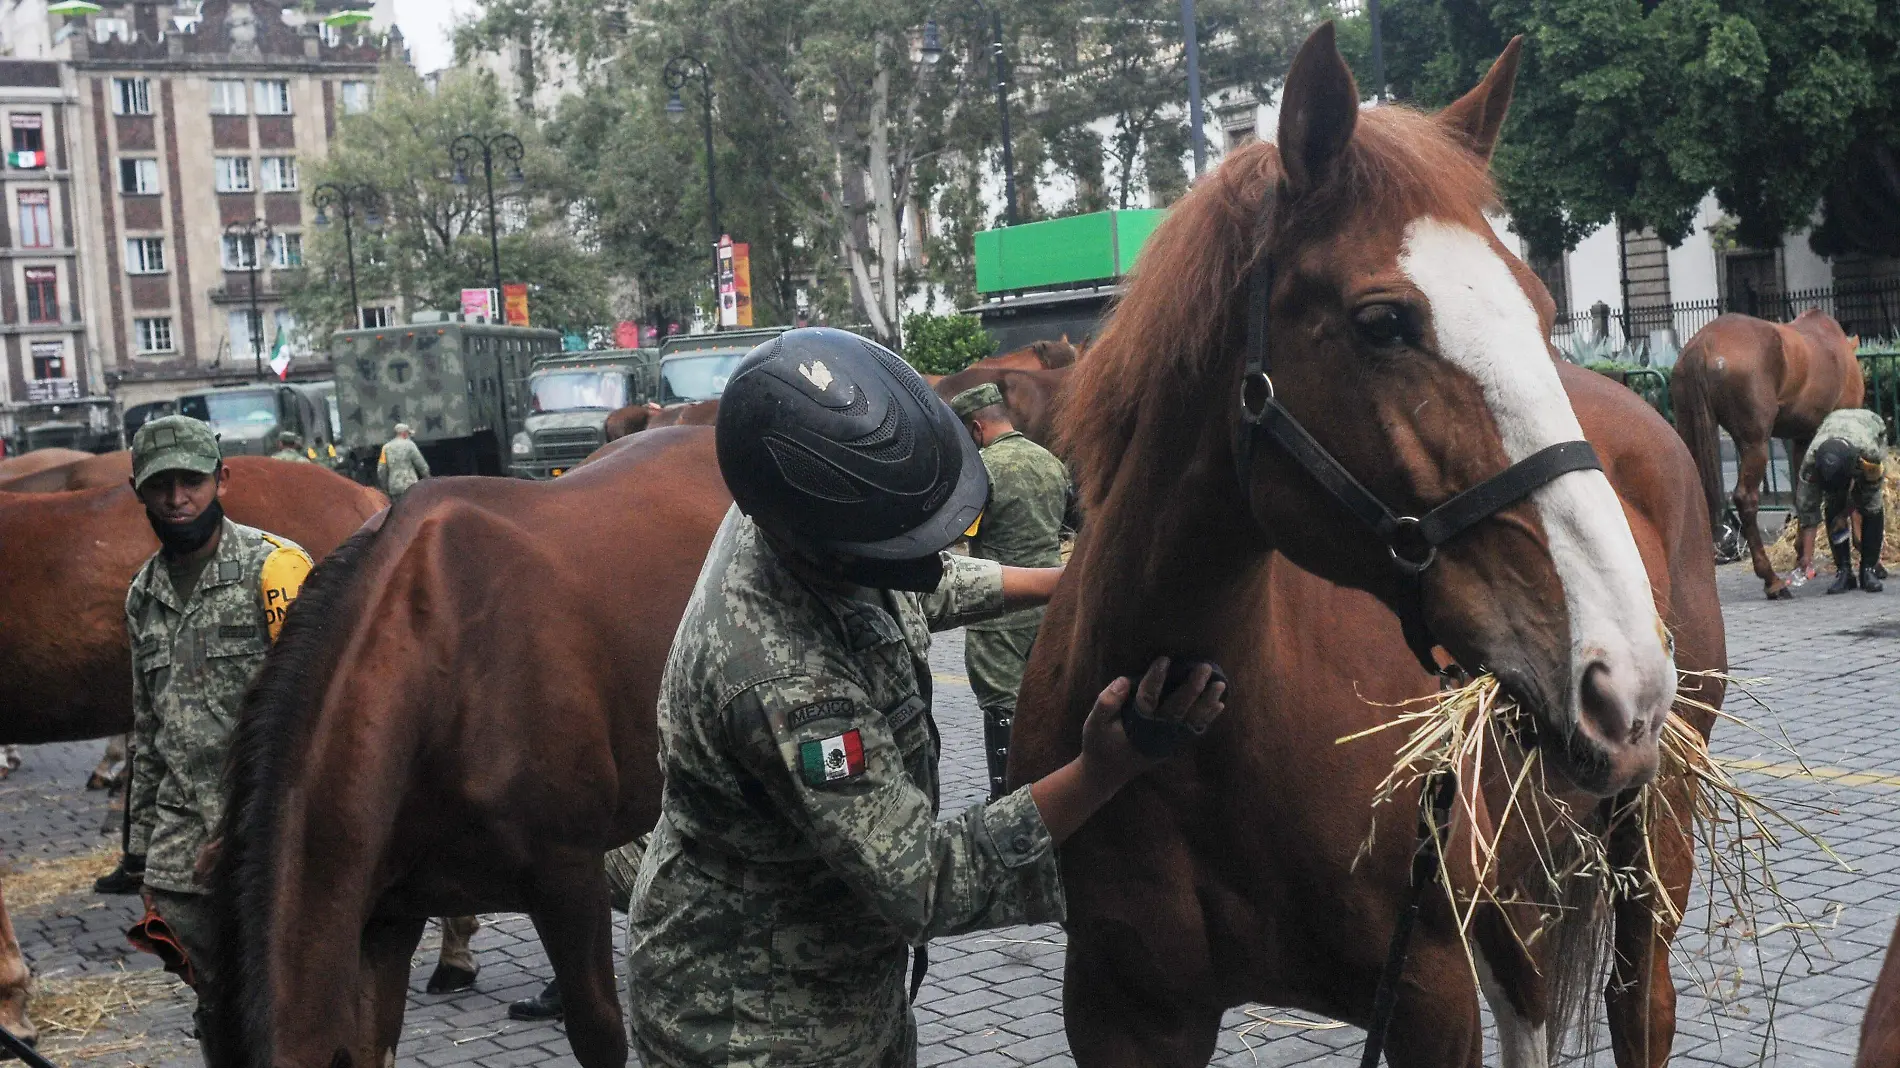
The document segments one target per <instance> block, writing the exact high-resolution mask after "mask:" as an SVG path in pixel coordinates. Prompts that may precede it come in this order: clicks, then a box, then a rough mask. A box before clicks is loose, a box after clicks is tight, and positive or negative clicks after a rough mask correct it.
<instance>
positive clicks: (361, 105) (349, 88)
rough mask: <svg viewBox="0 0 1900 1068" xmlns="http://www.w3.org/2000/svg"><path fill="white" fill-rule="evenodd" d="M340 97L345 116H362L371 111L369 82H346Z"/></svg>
mask: <svg viewBox="0 0 1900 1068" xmlns="http://www.w3.org/2000/svg"><path fill="white" fill-rule="evenodd" d="M338 96H339V98H340V99H341V101H342V104H343V114H345V115H361V114H362V113H363V112H365V111H368V110H369V104H370V99H369V83H368V82H344V83H343V84H342V86H341V88H340V91H339V93H338Z"/></svg>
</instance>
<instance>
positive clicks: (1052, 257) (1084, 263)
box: [976, 209, 1165, 293]
mask: <svg viewBox="0 0 1900 1068" xmlns="http://www.w3.org/2000/svg"><path fill="white" fill-rule="evenodd" d="M1163 214H1165V213H1164V212H1162V211H1160V210H1159V209H1142V210H1130V211H1098V212H1094V213H1091V214H1088V215H1071V216H1069V217H1067V218H1064V219H1048V220H1045V221H1043V222H1033V223H1024V224H1022V225H1021V226H1004V227H999V228H997V229H995V230H984V231H982V232H980V233H978V234H977V235H976V289H977V292H979V293H1004V292H1010V291H1013V290H1024V289H1045V288H1048V287H1051V286H1064V285H1077V284H1081V283H1085V282H1112V281H1114V280H1115V279H1117V278H1120V277H1121V276H1122V275H1125V274H1127V273H1128V271H1129V269H1130V268H1132V267H1134V265H1135V257H1136V256H1138V255H1139V254H1140V253H1141V246H1142V245H1143V244H1144V243H1146V242H1147V240H1148V235H1149V234H1151V233H1153V232H1154V228H1155V226H1156V225H1157V224H1159V223H1160V221H1161V216H1162V215H1163Z"/></svg>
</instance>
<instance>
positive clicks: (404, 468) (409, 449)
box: [376, 423, 429, 501]
mask: <svg viewBox="0 0 1900 1068" xmlns="http://www.w3.org/2000/svg"><path fill="white" fill-rule="evenodd" d="M428 477H429V461H427V460H425V459H423V458H422V449H421V448H419V447H417V445H416V443H415V442H414V441H411V440H410V439H409V424H408V423H397V424H396V436H395V437H393V438H390V439H389V440H388V441H387V442H385V443H384V444H383V451H382V453H381V455H379V456H377V457H376V481H377V482H378V483H379V484H381V486H382V487H383V492H384V493H387V494H389V499H390V500H392V501H393V500H395V499H397V498H398V497H401V496H402V495H403V494H405V493H408V492H409V487H411V486H413V485H415V484H416V483H418V482H420V481H422V480H423V479H425V478H428Z"/></svg>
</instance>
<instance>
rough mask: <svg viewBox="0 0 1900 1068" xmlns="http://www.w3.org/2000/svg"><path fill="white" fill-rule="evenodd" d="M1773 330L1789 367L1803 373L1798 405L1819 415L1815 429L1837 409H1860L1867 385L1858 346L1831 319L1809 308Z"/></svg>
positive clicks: (1831, 317) (1816, 309)
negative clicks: (1794, 365) (1778, 335)
mask: <svg viewBox="0 0 1900 1068" xmlns="http://www.w3.org/2000/svg"><path fill="white" fill-rule="evenodd" d="M1776 329H1777V330H1778V331H1780V333H1781V335H1782V347H1783V350H1784V351H1785V352H1787V353H1789V355H1790V363H1791V364H1792V363H1795V362H1799V363H1800V364H1801V365H1802V367H1803V369H1804V371H1805V376H1804V381H1803V382H1802V388H1801V390H1800V391H1799V401H1800V406H1801V408H1802V409H1803V411H1804V412H1806V411H1819V412H1820V416H1819V417H1818V418H1817V419H1816V420H1815V425H1816V426H1819V425H1820V423H1819V420H1820V419H1822V418H1826V416H1827V413H1828V412H1831V411H1833V410H1835V409H1836V408H1858V407H1860V404H1861V401H1862V400H1863V399H1864V398H1865V396H1866V381H1865V379H1864V378H1863V377H1862V375H1861V370H1860V360H1859V358H1858V357H1857V356H1856V355H1855V350H1856V348H1857V347H1858V346H1856V345H1855V343H1854V339H1853V338H1850V337H1848V336H1847V332H1846V331H1845V330H1842V329H1841V324H1840V323H1838V322H1836V321H1835V319H1834V317H1833V316H1831V315H1829V314H1827V313H1826V312H1823V311H1821V310H1819V309H1818V308H1809V309H1808V310H1807V311H1804V312H1802V313H1801V314H1800V315H1798V316H1796V317H1795V320H1794V321H1793V322H1791V323H1781V324H1778V325H1777V326H1776ZM1797 354H1798V355H1797ZM1808 432H1809V433H1812V432H1813V431H1812V430H1811V429H1810V430H1809V431H1808Z"/></svg>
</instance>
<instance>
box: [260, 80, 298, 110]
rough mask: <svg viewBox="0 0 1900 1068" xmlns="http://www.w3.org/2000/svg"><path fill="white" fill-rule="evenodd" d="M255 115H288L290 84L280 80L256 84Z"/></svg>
mask: <svg viewBox="0 0 1900 1068" xmlns="http://www.w3.org/2000/svg"><path fill="white" fill-rule="evenodd" d="M257 113H258V114H259V115H288V114H290V83H289V82H287V81H283V80H282V79H269V80H265V81H260V82H258V83H257Z"/></svg>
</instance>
